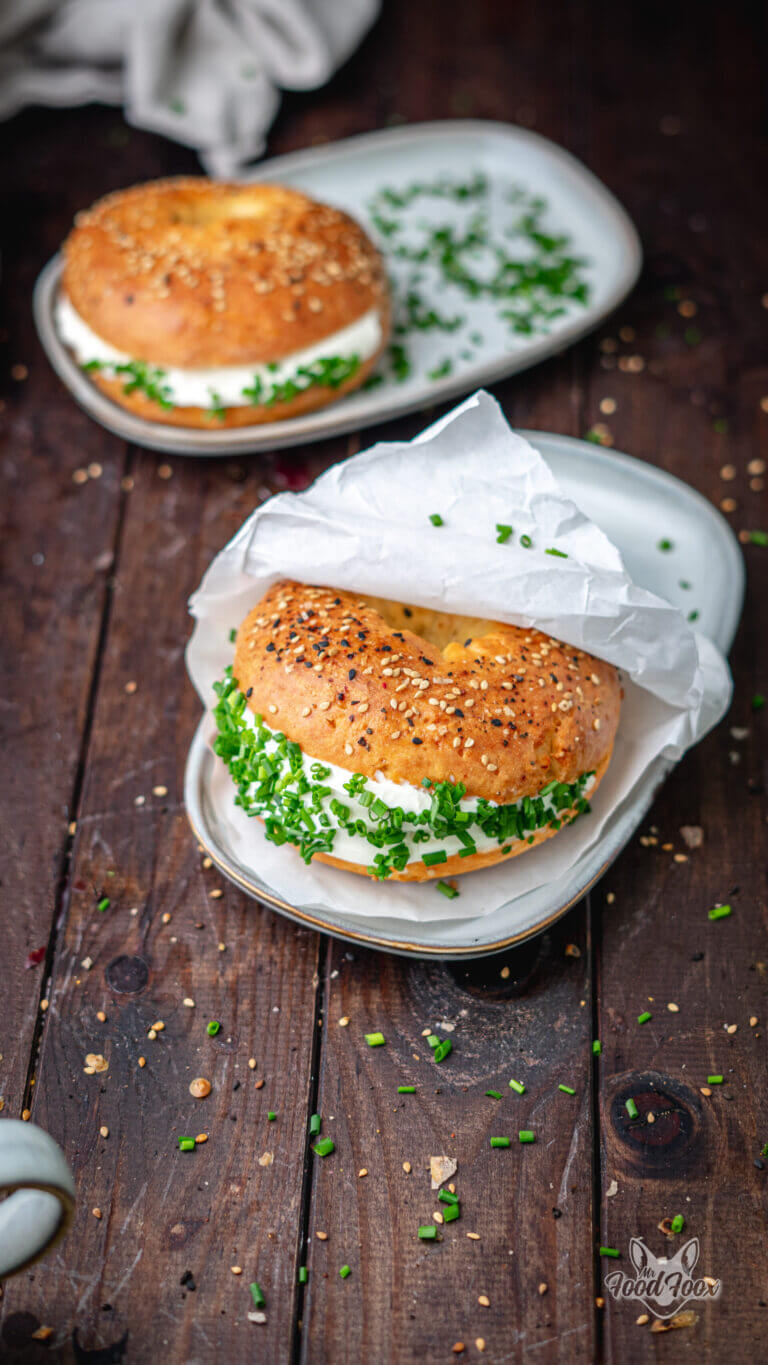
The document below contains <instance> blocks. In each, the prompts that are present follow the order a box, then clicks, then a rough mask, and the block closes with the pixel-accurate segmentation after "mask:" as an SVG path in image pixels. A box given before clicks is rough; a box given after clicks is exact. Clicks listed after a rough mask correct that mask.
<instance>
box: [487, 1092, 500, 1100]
mask: <svg viewBox="0 0 768 1365" xmlns="http://www.w3.org/2000/svg"><path fill="white" fill-rule="evenodd" d="M485 1093H486V1095H487V1096H488V1098H489V1099H491V1100H500V1099H501V1091H500V1090H486V1092H485Z"/></svg>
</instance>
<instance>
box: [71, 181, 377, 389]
mask: <svg viewBox="0 0 768 1365" xmlns="http://www.w3.org/2000/svg"><path fill="white" fill-rule="evenodd" d="M63 291H64V294H65V296H66V297H67V299H68V301H69V303H70V304H71V305H72V307H73V308H74V310H75V312H76V313H77V314H78V315H79V317H80V318H82V320H83V321H84V322H85V323H86V324H87V326H88V327H89V328H90V329H91V331H92V332H93V333H95V334H96V335H97V336H98V337H100V338H102V339H103V340H104V341H105V342H107V343H108V344H109V345H110V346H112V347H114V348H115V350H116V351H119V352H121V353H124V354H126V355H128V356H132V357H136V358H139V359H141V360H142V361H146V362H150V363H152V364H154V365H161V366H175V367H179V368H189V369H207V368H214V367H220V366H239V365H251V364H253V365H259V364H272V363H275V362H278V361H280V360H281V359H283V358H284V357H287V356H290V355H292V354H293V353H295V352H301V351H303V350H304V349H305V348H307V347H311V346H313V345H315V344H317V343H319V342H322V341H323V340H324V339H325V338H326V337H331V336H333V334H334V333H336V332H339V331H341V330H342V329H344V328H345V327H348V326H349V325H350V324H352V323H354V322H355V321H357V320H358V319H359V318H361V317H362V316H363V315H364V314H366V313H368V312H369V311H370V310H371V309H378V310H380V312H381V315H382V331H383V333H386V331H387V320H388V292H387V284H386V278H385V273H384V269H383V265H382V261H381V257H380V256H379V253H378V251H377V250H376V248H375V247H374V246H373V244H372V242H371V241H370V240H369V238H368V237H367V236H366V234H365V232H364V231H363V229H362V228H361V227H360V226H359V225H358V224H357V223H356V222H355V221H354V219H352V218H350V217H349V215H348V214H346V213H344V212H342V211H341V210H340V209H336V208H331V207H330V206H328V205H326V204H321V203H318V202H316V201H314V200H312V199H310V198H309V197H308V196H307V195H305V194H302V193H300V192H299V191H298V190H294V189H289V188H286V187H284V186H281V185H271V184H254V185H238V184H221V183H217V182H214V181H210V180H206V179H204V178H202V177H200V178H178V179H168V180H157V181H153V182H150V183H149V184H144V185H136V186H133V187H132V188H130V189H126V190H119V191H117V192H116V193H114V194H109V195H107V196H106V197H105V198H104V199H101V200H99V201H98V203H96V204H94V206H93V207H92V208H90V209H87V210H86V211H84V212H82V213H80V214H78V215H77V218H76V220H75V226H74V228H73V229H72V232H71V233H70V235H69V237H68V238H67V241H66V242H65V244H64V274H63Z"/></svg>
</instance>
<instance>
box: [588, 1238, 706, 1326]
mask: <svg viewBox="0 0 768 1365" xmlns="http://www.w3.org/2000/svg"><path fill="white" fill-rule="evenodd" d="M699 1250H700V1247H699V1239H698V1237H691V1239H690V1241H688V1242H685V1243H684V1245H683V1246H681V1247H680V1248H679V1250H678V1251H676V1252H675V1255H674V1256H671V1257H667V1256H654V1254H653V1252H652V1251H649V1249H648V1247H647V1246H646V1245H645V1243H644V1242H641V1241H640V1238H639V1237H633V1238H632V1240H631V1241H630V1243H629V1258H630V1260H631V1262H632V1265H633V1266H634V1268H635V1276H634V1278H633V1277H632V1276H631V1275H627V1274H625V1272H624V1271H623V1270H614V1271H611V1273H610V1274H609V1275H607V1276H606V1280H605V1284H606V1288H607V1289H608V1291H609V1293H610V1294H611V1295H612V1296H613V1298H614V1299H628V1300H633V1301H635V1302H638V1303H642V1304H643V1306H644V1307H645V1308H647V1309H649V1311H650V1312H651V1313H653V1314H654V1315H655V1316H656V1317H657V1318H672V1317H674V1316H675V1314H676V1313H679V1312H680V1310H681V1308H684V1307H685V1305H686V1304H687V1303H690V1301H691V1300H692V1299H694V1300H697V1301H698V1300H701V1299H710V1298H711V1299H716V1298H719V1296H720V1289H721V1285H720V1281H719V1280H713V1279H712V1278H711V1277H710V1276H707V1277H706V1278H700V1279H696V1278H695V1277H694V1274H693V1272H694V1268H695V1266H696V1262H697V1261H698V1259H699Z"/></svg>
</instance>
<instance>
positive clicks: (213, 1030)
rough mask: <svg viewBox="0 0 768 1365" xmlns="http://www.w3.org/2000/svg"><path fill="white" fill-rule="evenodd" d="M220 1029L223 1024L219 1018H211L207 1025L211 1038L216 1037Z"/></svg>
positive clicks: (207, 1031) (206, 1028)
mask: <svg viewBox="0 0 768 1365" xmlns="http://www.w3.org/2000/svg"><path fill="white" fill-rule="evenodd" d="M220 1029H221V1024H220V1023H219V1021H218V1019H209V1020H208V1023H207V1024H206V1026H205V1031H206V1033H207V1034H208V1037H209V1038H215V1037H216V1034H217V1033H218V1032H219V1030H220Z"/></svg>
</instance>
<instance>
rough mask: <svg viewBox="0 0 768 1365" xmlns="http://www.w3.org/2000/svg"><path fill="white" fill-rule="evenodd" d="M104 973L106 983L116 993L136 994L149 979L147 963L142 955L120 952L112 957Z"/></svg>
mask: <svg viewBox="0 0 768 1365" xmlns="http://www.w3.org/2000/svg"><path fill="white" fill-rule="evenodd" d="M105 975H106V978H107V983H108V984H109V985H110V986H111V987H112V990H113V991H117V993H118V995H136V994H137V993H138V992H139V991H143V990H144V987H145V986H146V984H147V982H148V981H149V965H148V964H147V963H146V962H145V961H144V958H143V957H132V956H130V955H129V954H128V953H122V954H121V955H120V957H115V958H113V959H112V961H111V962H110V964H109V966H108V967H107V969H106V972H105Z"/></svg>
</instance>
